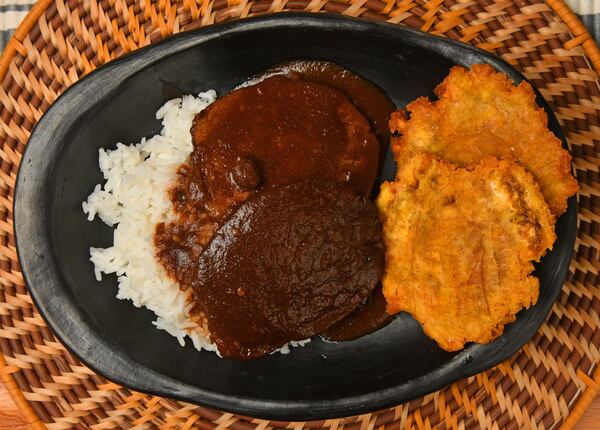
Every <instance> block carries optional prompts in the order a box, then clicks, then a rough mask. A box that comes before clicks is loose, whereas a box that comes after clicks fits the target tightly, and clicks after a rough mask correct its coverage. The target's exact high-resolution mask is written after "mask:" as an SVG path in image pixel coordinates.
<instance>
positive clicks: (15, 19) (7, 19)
mask: <svg viewBox="0 0 600 430" xmlns="http://www.w3.org/2000/svg"><path fill="white" fill-rule="evenodd" d="M35 2H36V0H8V1H7V0H0V51H3V50H4V47H5V46H6V43H7V42H8V39H10V36H12V34H13V33H14V32H15V29H16V28H17V26H18V25H19V23H20V22H21V21H22V20H23V18H25V15H27V12H29V9H31V7H32V6H33V5H34V4H35Z"/></svg>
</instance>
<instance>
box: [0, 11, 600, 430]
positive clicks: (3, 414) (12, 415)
mask: <svg viewBox="0 0 600 430" xmlns="http://www.w3.org/2000/svg"><path fill="white" fill-rule="evenodd" d="M34 2H35V0H19V1H7V0H0V4H8V3H10V4H17V3H19V5H20V6H19V7H18V8H16V9H15V10H14V11H12V10H11V14H5V13H3V14H0V52H1V51H2V49H3V47H4V44H5V43H6V41H7V40H8V38H9V37H10V35H11V34H12V33H13V32H14V29H13V28H14V27H16V25H14V22H15V21H16V22H19V21H20V20H21V19H22V18H23V17H24V15H25V14H26V13H27V8H28V7H25V5H28V6H29V5H32V4H33V3H34ZM566 2H567V3H568V4H569V5H570V6H571V7H572V8H573V10H575V12H577V13H578V15H580V18H581V19H582V21H583V23H584V24H585V25H586V27H587V28H588V29H589V30H590V32H591V33H592V35H593V36H594V37H595V38H596V40H600V0H566ZM15 14H18V15H19V16H15ZM21 15H22V16H21ZM8 429H10V430H25V429H28V426H27V424H26V422H25V419H24V417H23V415H22V414H21V413H20V412H19V410H18V408H17V406H16V405H15V404H14V402H13V400H12V398H11V397H10V394H9V393H8V391H7V390H6V388H5V386H4V385H3V384H2V382H0V430H8ZM575 429H576V430H600V396H599V397H598V398H596V399H595V400H594V402H593V403H592V404H591V405H590V407H589V409H588V410H587V411H586V413H585V414H584V416H583V418H582V419H581V421H580V422H579V423H578V424H577V426H576V427H575Z"/></svg>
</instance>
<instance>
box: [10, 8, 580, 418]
mask: <svg viewBox="0 0 600 430" xmlns="http://www.w3.org/2000/svg"><path fill="white" fill-rule="evenodd" d="M288 59H323V60H329V61H334V62H336V63H338V64H340V65H342V66H345V67H347V68H348V69H351V70H353V71H355V72H357V73H359V74H361V75H362V76H364V77H366V78H367V79H369V80H371V81H372V82H374V83H376V84H377V85H379V86H380V87H381V88H382V89H384V90H385V92H386V93H387V94H388V95H389V96H390V97H391V98H392V99H393V100H394V102H395V103H396V104H397V106H399V107H403V106H404V105H405V104H406V103H407V102H409V101H411V100H413V99H415V98H416V97H418V96H422V95H428V96H431V95H432V90H433V88H434V87H435V86H436V85H437V84H438V83H439V82H440V81H441V80H442V79H443V78H444V77H445V76H446V74H447V73H448V71H449V69H450V67H451V66H453V65H455V64H461V65H470V64H473V63H481V62H483V63H488V64H490V65H492V66H493V67H495V68H496V69H498V70H500V71H502V72H504V73H506V74H507V75H509V76H510V77H511V78H512V79H513V80H514V81H515V82H518V81H520V80H522V79H523V76H522V75H521V74H520V73H518V72H517V71H516V70H514V69H513V68H512V67H510V66H509V65H508V64H506V63H504V62H503V61H501V60H500V59H498V58H496V57H494V56H492V55H490V54H487V53H485V52H483V51H480V50H477V49H474V48H472V47H469V46H466V45H463V44H460V43H457V42H453V41H450V40H446V39H441V38H437V37H433V36H430V35H427V34H424V33H419V32H416V31H412V30H408V29H406V28H402V27H398V26H392V25H385V24H376V23H371V22H367V21H363V20H354V19H348V18H342V17H341V16H337V15H336V16H333V15H316V14H278V15H275V16H270V17H262V18H256V19H248V20H244V21H239V22H232V23H228V24H224V25H215V26H211V27H208V28H204V29H200V30H198V31H193V32H190V33H185V34H182V35H179V36H176V37H173V38H170V39H168V40H165V41H163V42H161V43H159V44H156V45H153V46H151V47H148V48H145V49H142V50H140V51H137V52H135V53H133V54H131V55H128V56H126V57H124V58H121V59H119V60H116V61H114V62H111V63H110V64H108V65H106V66H104V67H102V68H100V69H98V70H97V71H95V72H94V73H92V74H90V75H89V76H88V77H86V78H84V79H82V80H81V81H79V82H78V83H77V84H75V85H74V86H73V87H71V88H70V89H69V90H67V91H66V92H65V93H64V94H63V95H62V96H61V97H60V98H59V99H58V101H57V102H56V103H55V104H54V105H53V106H52V107H51V108H50V109H49V110H48V112H47V113H46V114H45V115H44V117H43V118H42V119H41V120H40V122H39V123H38V125H37V126H36V128H35V130H34V132H33V133H32V135H31V138H30V140H29V144H28V146H27V150H26V152H25V154H24V156H23V159H22V162H21V168H20V171H19V176H18V178H17V189H16V199H15V229H16V235H17V236H16V237H17V244H18V251H19V257H20V261H21V265H22V269H23V273H24V276H25V280H26V282H27V285H28V286H29V289H30V291H31V294H32V296H33V298H34V300H35V302H36V304H37V306H38V308H39V309H40V311H41V312H42V314H43V315H44V317H45V318H46V320H47V322H48V324H49V325H50V327H52V329H53V330H54V332H55V333H56V334H57V335H58V337H59V338H60V339H61V340H62V341H63V342H64V343H65V344H66V345H67V346H68V347H69V348H70V349H71V350H72V351H73V352H74V353H75V354H76V355H77V356H79V357H80V358H81V359H82V361H83V362H84V363H86V364H87V365H88V366H90V367H91V368H93V369H94V370H96V371H98V372H99V373H101V374H103V375H105V376H106V377H107V378H109V379H111V380H113V381H115V382H118V383H120V384H123V385H126V386H128V387H132V388H135V389H136V390H141V391H145V392H150V393H153V394H157V395H162V396H167V397H174V398H178V399H183V400H186V401H191V402H197V403H201V404H205V405H209V406H214V407H216V408H219V409H223V410H227V411H232V412H238V413H242V414H245V415H252V416H260V417H266V418H272V419H286V420H308V419H316V418H327V417H336V416H343V415H351V414H357V413H361V412H365V411H371V410H374V409H378V408H383V407H386V406H390V405H394V404H398V403H400V402H403V401H406V400H409V399H411V398H414V397H417V396H420V395H423V394H425V393H429V392H431V391H434V390H436V389H438V388H440V387H443V386H445V385H447V384H450V383H452V382H454V381H456V380H459V379H461V378H464V377H467V376H470V375H473V374H476V373H477V372H480V371H482V370H484V369H487V368H489V367H491V366H493V365H495V364H497V363H499V362H500V361H502V360H504V359H506V358H508V357H510V356H511V355H512V354H513V353H514V352H516V351H517V350H518V349H519V348H520V347H521V346H522V345H523V344H524V343H525V342H527V340H528V339H529V338H530V337H531V336H532V335H533V334H534V333H535V331H536V330H537V328H538V327H539V325H540V324H541V323H542V322H543V320H544V318H545V317H546V315H547V313H548V311H549V310H550V308H551V306H552V304H553V302H554V300H555V299H556V297H557V295H558V294H559V292H560V289H561V286H562V283H563V281H564V279H565V276H566V273H567V268H568V265H569V259H570V256H571V250H572V247H573V242H574V237H575V223H576V208H575V201H574V199H571V200H570V202H569V209H568V211H567V213H566V214H564V215H563V216H562V217H561V218H560V220H559V222H558V224H557V227H556V229H557V235H558V241H557V242H556V243H555V245H554V249H553V251H552V252H550V253H549V254H548V255H547V256H546V257H545V258H544V259H543V262H542V264H540V265H539V267H538V268H537V272H536V274H537V276H538V277H539V278H540V280H541V291H540V297H539V300H538V303H537V305H535V306H534V307H533V308H532V309H530V310H527V311H524V312H521V313H519V315H518V318H517V321H516V322H515V323H513V324H511V325H509V326H508V327H507V329H506V331H505V333H504V334H503V335H502V336H501V337H500V338H498V339H497V340H496V341H494V342H492V343H490V344H488V345H469V346H468V347H467V348H465V349H464V350H463V351H461V352H458V353H447V352H444V351H442V350H441V349H440V348H438V347H437V346H436V344H435V343H434V342H432V341H430V340H429V339H428V338H427V337H425V336H424V335H423V332H422V330H421V328H420V326H419V324H417V323H416V322H415V321H414V320H413V319H412V318H410V317H409V316H408V315H405V314H401V315H399V316H398V317H397V318H396V319H395V320H394V321H393V322H392V323H391V324H390V325H388V326H387V327H385V328H383V329H381V330H379V331H377V332H375V333H373V334H371V335H368V336H365V337H363V338H360V339H357V340H355V341H351V342H345V343H339V344H334V343H327V342H323V341H321V340H319V339H315V340H313V342H311V343H310V344H309V345H308V346H306V347H304V348H296V349H293V350H292V353H291V354H289V355H281V354H276V355H271V356H268V357H264V358H261V359H257V360H254V361H247V362H239V361H234V360H222V359H219V358H218V357H217V356H216V355H215V354H213V353H209V352H201V353H199V352H197V351H195V350H194V349H193V348H192V347H191V345H188V346H186V347H185V348H181V347H180V346H179V345H178V343H177V341H176V339H175V338H172V337H171V336H169V335H168V334H167V333H165V332H163V331H159V330H157V329H155V328H154V327H153V326H152V324H151V321H152V319H153V316H152V314H151V313H150V312H149V311H146V310H143V309H136V308H134V307H133V306H132V305H131V303H129V302H126V301H119V300H117V299H116V298H115V293H116V286H117V282H116V278H115V277H114V276H108V277H105V279H104V280H103V281H102V282H100V283H98V282H96V281H95V279H94V273H93V268H92V264H91V263H90V262H89V260H88V256H89V247H90V246H100V247H104V246H109V245H111V244H112V230H111V229H110V228H108V227H106V226H105V225H104V224H102V223H101V222H100V221H95V222H93V223H90V222H88V221H86V218H85V216H84V214H83V213H82V210H81V202H82V201H83V200H84V199H85V198H86V196H87V195H88V194H89V193H90V192H91V191H92V189H93V187H94V184H96V183H99V182H101V179H102V178H101V173H100V170H99V168H98V148H111V147H114V146H115V144H116V142H119V141H121V142H125V143H130V142H136V141H139V139H140V137H142V136H149V135H152V134H155V133H156V132H157V131H158V130H159V126H160V124H159V122H158V121H157V120H155V119H154V114H155V112H156V110H157V109H158V108H159V107H160V106H161V105H162V104H163V103H164V102H165V101H167V100H168V99H170V98H173V97H176V96H180V95H181V94H188V93H198V92H199V91H204V90H207V89H210V88H213V89H216V90H217V92H218V94H220V95H223V94H225V93H227V92H228V91H229V90H231V89H232V88H234V87H235V86H237V85H238V84H240V83H242V82H243V81H244V80H245V79H246V78H247V77H248V76H250V75H253V74H255V73H257V72H260V71H261V70H263V69H265V68H267V67H269V66H271V65H274V64H276V63H279V62H282V61H284V60H288ZM538 102H539V104H540V106H543V107H544V108H545V109H546V111H547V113H548V117H549V120H550V128H551V129H552V130H553V131H554V133H555V134H556V135H557V136H559V137H560V138H561V139H563V142H564V137H563V135H562V133H561V130H560V127H559V125H558V123H557V121H556V119H555V117H554V115H553V114H552V113H551V111H550V110H549V108H548V105H547V104H546V103H545V102H544V100H542V98H541V97H539V100H538ZM394 170H395V166H394V163H393V160H391V158H390V157H388V160H387V162H386V164H385V166H384V169H383V171H382V175H381V179H382V180H383V179H388V178H392V177H393V174H394Z"/></svg>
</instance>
